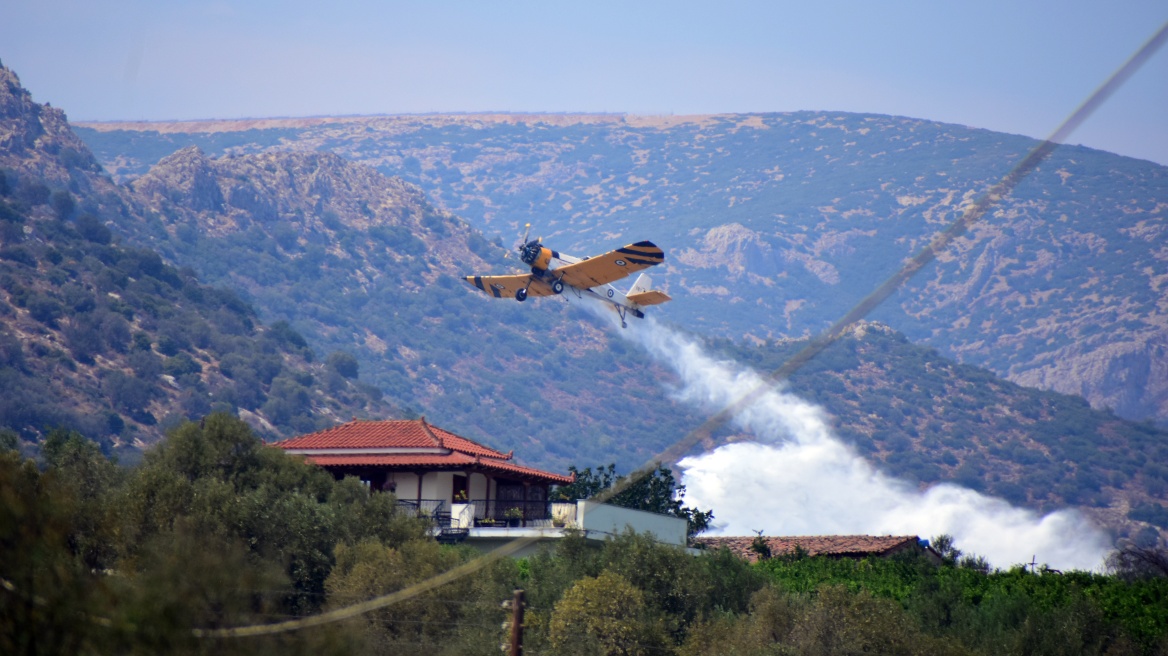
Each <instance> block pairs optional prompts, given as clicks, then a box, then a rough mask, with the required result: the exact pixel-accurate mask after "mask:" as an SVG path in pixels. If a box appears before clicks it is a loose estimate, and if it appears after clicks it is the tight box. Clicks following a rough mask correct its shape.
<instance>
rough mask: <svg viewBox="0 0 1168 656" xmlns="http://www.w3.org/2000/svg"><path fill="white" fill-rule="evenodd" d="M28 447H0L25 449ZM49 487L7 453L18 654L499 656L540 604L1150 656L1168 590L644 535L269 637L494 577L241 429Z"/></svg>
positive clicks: (824, 632) (102, 461)
mask: <svg viewBox="0 0 1168 656" xmlns="http://www.w3.org/2000/svg"><path fill="white" fill-rule="evenodd" d="M10 442H11V441H10V440H9V441H5V442H3V444H5V445H6V446H8V447H10V446H11V443H10ZM43 457H44V461H43V462H42V463H41V466H40V467H38V466H37V465H36V464H34V463H33V462H32V461H22V460H21V459H20V457H19V456H18V454H17V453H16V452H14V451H12V450H7V451H5V452H3V453H0V651H2V652H3V653H5V654H32V653H37V654H58V653H60V654H78V653H143V654H145V653H162V652H165V653H217V654H218V653H248V654H256V653H293V654H296V653H305V654H308V653H313V654H321V653H324V654H327V653H338V654H340V653H348V654H353V653H356V654H365V653H368V654H419V655H421V654H426V655H430V654H455V653H458V654H482V655H483V656H486V655H487V654H492V653H498V651H497V650H498V644H499V643H500V642H501V641H503V639H504V632H503V630H502V629H501V628H500V623H501V621H502V620H503V619H504V618H505V616H506V611H504V610H503V609H502V608H500V602H501V601H503V600H505V599H509V598H510V597H511V590H513V589H515V588H523V589H525V590H526V593H527V595H526V596H527V601H528V607H527V609H526V610H527V612H526V619H525V624H524V631H525V638H524V645H525V647H526V649H527V650H528V652H529V653H547V654H563V655H567V654H655V653H677V654H730V653H733V654H796V653H797V654H848V653H857V654H858V653H904V654H936V653H942V654H987V655H988V654H995V655H997V654H1104V653H1106V654H1112V655H1116V654H1156V653H1163V650H1164V649H1166V648H1168V577H1165V576H1164V574H1165V572H1163V571H1159V570H1155V571H1152V570H1128V571H1127V574H1126V575H1124V576H1118V575H1116V576H1110V575H1101V574H1088V573H1083V572H1068V573H1064V574H1059V573H1055V572H1051V571H1044V572H1041V573H1039V572H1029V571H1025V570H1022V569H1015V570H1011V571H1007V572H1000V571H994V572H985V571H980V570H979V569H976V568H971V567H961V566H957V565H955V564H953V563H947V564H944V565H940V566H938V565H936V564H933V563H932V562H930V561H927V560H923V559H918V558H916V557H900V558H896V559H891V560H880V559H877V560H861V561H853V560H831V559H824V558H808V557H805V556H800V555H794V556H792V557H786V558H771V559H768V560H764V561H762V562H760V563H759V564H757V565H750V564H748V563H747V562H746V561H744V560H741V559H739V558H737V557H735V556H733V555H731V554H730V553H729V552H728V551H725V550H719V551H713V552H706V553H701V554H700V555H697V556H695V555H691V554H689V553H687V552H685V551H684V550H679V549H676V548H674V547H669V546H664V545H660V544H657V543H656V542H654V541H653V540H651V539H649V538H648V537H644V536H635V535H631V534H628V535H623V536H620V537H616V538H611V539H609V540H607V541H605V542H604V543H603V544H597V543H594V542H589V541H586V540H585V539H584V538H583V537H581V536H579V535H572V536H569V537H567V538H565V539H562V540H560V541H558V542H557V543H556V544H555V545H554V546H552V547H551V548H549V549H545V550H543V551H540V552H538V553H536V554H535V555H533V556H531V557H529V558H523V559H518V560H513V559H502V560H498V561H493V562H489V563H488V562H486V561H483V562H484V566H483V567H481V568H478V569H476V570H475V571H473V572H472V573H470V574H468V575H466V576H462V577H458V578H456V579H455V580H453V581H452V582H450V583H448V584H446V585H442V586H439V587H437V588H435V589H432V590H429V591H427V592H424V593H421V594H420V595H418V596H415V597H413V598H411V599H409V600H408V601H405V602H402V603H397V604H392V605H389V606H386V607H383V608H380V609H378V610H374V611H371V612H367V613H363V614H360V615H358V616H356V617H354V618H352V619H348V620H345V621H342V622H339V623H330V624H325V625H322V626H316V627H312V628H303V629H300V630H297V631H294V632H288V633H282V634H276V635H273V636H268V637H252V638H208V637H196V635H195V634H194V633H193V632H192V630H193V629H206V628H216V627H234V626H245V625H253V624H271V623H274V622H277V621H280V620H284V619H290V618H294V617H305V616H311V615H314V614H316V613H319V612H321V611H329V610H336V609H342V608H346V607H348V606H350V605H352V604H354V603H357V602H361V601H365V600H367V599H370V598H373V597H377V596H380V595H384V594H387V593H390V592H394V591H398V590H404V589H406V588H408V587H410V586H411V585H413V584H415V583H419V582H422V581H425V580H427V579H429V578H431V577H432V576H434V575H436V574H438V573H441V572H444V571H447V570H450V569H451V568H454V567H458V566H461V565H463V564H465V563H468V562H470V561H472V560H473V559H474V558H476V557H477V554H476V552H474V551H473V550H471V549H468V548H465V547H445V546H440V545H438V544H437V543H436V542H435V541H434V540H433V539H432V538H430V537H429V536H428V532H427V526H426V525H425V524H424V523H421V521H420V520H418V519H416V518H414V517H413V516H412V513H403V514H399V513H397V512H395V503H394V499H393V497H392V496H391V495H389V494H383V493H370V492H369V491H368V490H367V488H365V487H364V486H362V485H361V484H360V483H359V482H357V481H356V480H353V479H345V480H343V481H335V480H333V478H332V477H331V476H330V475H329V474H327V473H325V472H323V471H322V470H319V469H317V468H315V467H312V466H310V465H307V464H304V463H303V462H302V461H301V460H299V459H298V458H296V457H293V456H289V455H287V454H285V453H283V452H282V451H280V450H277V449H273V448H269V447H265V446H263V445H262V443H261V442H260V441H259V440H258V439H257V438H256V437H254V436H253V435H252V434H251V432H250V430H249V429H248V428H247V426H246V425H245V424H243V423H242V422H240V421H239V420H237V419H234V418H232V417H230V416H228V415H224V414H217V415H212V416H210V417H208V418H207V419H206V420H205V422H203V423H202V425H199V424H193V423H188V424H184V425H182V426H180V427H178V428H177V429H176V430H174V431H172V432H171V434H170V436H169V438H168V439H167V440H166V441H165V442H163V443H161V444H160V445H158V446H157V447H155V448H154V449H153V450H151V451H149V452H148V453H147V454H146V457H145V459H144V460H143V462H142V463H140V464H138V465H136V466H134V467H131V468H128V469H125V468H119V467H118V466H116V465H114V464H112V463H111V462H110V461H109V460H108V459H106V458H105V456H103V455H102V453H101V452H100V450H99V449H98V448H97V447H96V446H95V445H94V444H93V443H92V442H90V441H88V440H85V439H84V438H82V437H81V436H80V435H78V434H76V433H68V432H65V431H56V432H54V433H53V434H52V435H50V436H49V437H48V438H47V440H46V443H45V448H44V450H43Z"/></svg>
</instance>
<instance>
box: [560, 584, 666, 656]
mask: <svg viewBox="0 0 1168 656" xmlns="http://www.w3.org/2000/svg"><path fill="white" fill-rule="evenodd" d="M550 638H551V644H552V647H554V648H555V649H556V650H557V651H558V652H559V653H563V654H592V653H600V654H604V655H605V656H610V655H611V656H618V655H619V656H632V655H633V654H647V653H653V652H656V651H657V650H659V649H662V648H663V647H664V644H663V643H664V632H663V631H662V630H661V626H660V621H659V620H657V619H656V618H653V617H651V616H649V614H648V613H647V610H646V606H645V595H644V593H642V592H641V591H640V590H638V589H637V588H635V587H634V586H633V584H631V583H629V582H628V580H626V579H625V578H624V577H622V576H621V575H619V574H616V573H615V572H611V571H604V572H601V574H600V576H597V577H596V578H585V579H581V580H580V581H577V582H576V584H575V585H573V586H572V587H571V588H568V590H567V592H565V593H564V596H563V597H562V598H561V599H560V600H559V601H558V602H556V605H555V610H553V611H552V617H551V636H550Z"/></svg>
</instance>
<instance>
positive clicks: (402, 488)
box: [389, 472, 418, 501]
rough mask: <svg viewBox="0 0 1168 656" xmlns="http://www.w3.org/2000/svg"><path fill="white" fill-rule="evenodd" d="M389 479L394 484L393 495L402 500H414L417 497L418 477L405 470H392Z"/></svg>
mask: <svg viewBox="0 0 1168 656" xmlns="http://www.w3.org/2000/svg"><path fill="white" fill-rule="evenodd" d="M389 477H390V480H391V481H393V483H394V485H396V489H395V491H394V495H396V496H397V498H399V499H402V500H403V501H414V500H415V499H417V498H418V477H417V475H415V474H411V473H407V472H393V473H392V474H390V475H389Z"/></svg>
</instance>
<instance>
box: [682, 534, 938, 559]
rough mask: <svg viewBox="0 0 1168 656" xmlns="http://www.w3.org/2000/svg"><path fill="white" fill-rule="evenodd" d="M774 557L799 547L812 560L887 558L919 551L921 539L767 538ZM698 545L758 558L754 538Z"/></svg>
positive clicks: (721, 539)
mask: <svg viewBox="0 0 1168 656" xmlns="http://www.w3.org/2000/svg"><path fill="white" fill-rule="evenodd" d="M764 539H765V540H766V541H767V546H768V547H770V550H771V555H773V556H780V555H783V554H788V553H791V552H793V551H795V546H796V545H798V546H800V547H802V548H803V549H804V550H805V551H806V552H807V554H808V555H810V556H847V557H852V558H858V557H863V556H886V555H891V554H893V553H896V552H899V551H902V550H904V549H906V548H912V547H916V546H917V545H918V544H919V543H920V539H919V538H918V537H917V536H915V535H807V536H793V537H770V536H764ZM694 542H696V543H698V544H701V545H704V546H705V547H706V548H707V549H720V548H723V547H725V548H726V549H729V550H730V552H731V553H733V554H735V555H737V556H740V557H742V558H745V559H747V560H749V561H750V562H752V563H753V562H755V561H757V560H758V554H757V553H755V552H754V551H751V549H750V545H751V544H753V543H754V538H753V537H740V536H734V537H699V538H694Z"/></svg>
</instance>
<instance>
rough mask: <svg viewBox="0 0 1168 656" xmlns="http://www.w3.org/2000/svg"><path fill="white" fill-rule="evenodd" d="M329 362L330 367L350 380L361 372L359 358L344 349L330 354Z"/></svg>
mask: <svg viewBox="0 0 1168 656" xmlns="http://www.w3.org/2000/svg"><path fill="white" fill-rule="evenodd" d="M327 364H328V366H329V368H330V369H332V370H333V371H335V372H337V373H338V374H340V375H342V376H344V377H345V378H348V379H349V380H355V379H356V378H357V374H358V373H359V367H360V365H359V364H358V362H357V358H355V357H353V356H352V355H351V354H349V353H345V352H344V351H335V352H333V353H332V354H330V355H329V356H328V362H327Z"/></svg>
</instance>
